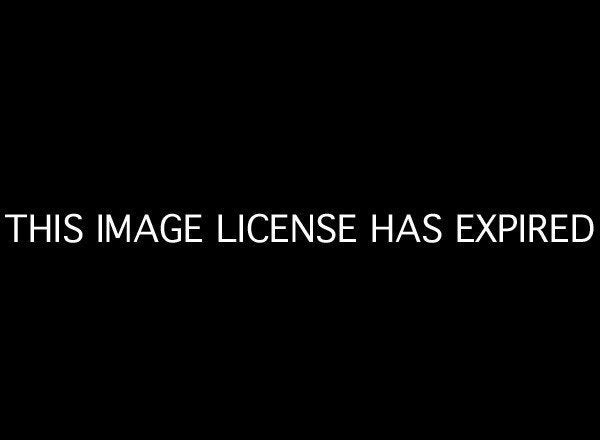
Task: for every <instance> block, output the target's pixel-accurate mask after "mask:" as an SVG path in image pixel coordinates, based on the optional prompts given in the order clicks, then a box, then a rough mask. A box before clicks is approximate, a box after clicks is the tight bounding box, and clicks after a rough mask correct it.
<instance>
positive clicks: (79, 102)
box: [1, 9, 598, 432]
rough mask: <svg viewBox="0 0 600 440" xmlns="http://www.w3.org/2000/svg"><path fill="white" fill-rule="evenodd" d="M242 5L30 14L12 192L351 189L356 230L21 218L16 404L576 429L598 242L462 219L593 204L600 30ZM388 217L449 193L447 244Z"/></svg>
mask: <svg viewBox="0 0 600 440" xmlns="http://www.w3.org/2000/svg"><path fill="white" fill-rule="evenodd" d="M52 12H57V11H52ZM153 12H157V11H153ZM163 12H164V11H163ZM247 12H248V14H247V13H246V12H240V11H239V10H237V9H236V11H233V10H232V11H228V12H227V13H225V14H224V15H223V14H221V15H216V14H215V13H214V12H212V11H211V12H207V11H204V12H195V13H193V14H190V15H188V14H186V13H184V12H183V11H180V12H177V13H175V15H173V16H171V15H170V14H169V15H167V14H166V13H165V15H164V16H163V14H162V12H161V14H159V15H160V18H156V16H155V15H152V17H150V16H147V15H146V13H145V12H144V13H141V12H140V11H137V12H136V13H133V14H127V15H126V14H125V13H124V12H122V13H119V14H114V16H112V15H111V16H110V17H107V18H102V19H100V18H99V17H100V15H97V14H100V12H97V13H96V12H95V13H94V14H92V15H85V19H83V18H82V16H78V18H77V19H75V18H74V19H66V22H65V23H63V22H62V21H57V20H50V19H48V16H46V17H45V16H44V14H43V13H41V14H40V16H36V17H35V19H34V18H33V15H36V14H34V13H33V12H32V11H30V12H28V14H26V15H25V16H23V17H24V19H25V20H24V21H19V23H18V24H16V25H15V26H14V29H10V30H8V31H7V39H6V44H5V52H4V55H3V66H4V67H3V70H4V72H3V73H4V74H5V79H4V80H3V85H4V87H3V96H4V99H3V110H4V111H3V124H2V125H3V133H4V136H3V137H4V142H3V156H4V158H3V160H2V173H1V176H2V177H1V179H2V201H1V202H2V205H1V206H2V213H3V214H4V213H5V212H31V213H42V212H43V213H67V212H79V213H83V214H86V215H87V216H89V215H92V214H94V213H96V212H105V211H107V210H110V211H113V212H124V211H131V212H151V213H153V214H155V215H158V214H160V213H163V212H169V211H175V212H179V213H186V212H190V213H202V214H204V215H205V216H206V217H208V218H210V217H211V216H214V215H215V214H216V213H217V212H222V211H229V212H237V211H239V210H243V211H246V212H252V211H256V212H288V213H292V212H294V213H319V212H325V211H328V212H334V213H335V212H356V213H359V215H361V243H360V244H359V245H348V246H342V245H338V246H331V247H326V248H323V247H321V248H317V247H291V246H285V245H283V246H275V245H273V246H268V247H262V248H252V247H244V248H234V249H232V248H227V249H225V248H218V247H216V246H214V245H210V244H207V245H206V246H199V247H175V248H164V247H158V248H154V247H152V246H138V247H129V248H128V247H126V246H124V247H117V248H115V247H111V248H102V247H98V246H95V245H94V244H93V243H88V244H83V245H81V246H76V247H63V246H54V247H53V246H39V247H35V248H31V247H27V246H23V247H20V246H10V245H9V243H8V242H7V240H4V242H3V245H2V254H3V257H5V258H3V263H2V264H3V270H2V273H3V278H4V282H3V284H4V285H5V286H6V287H5V288H3V289H2V291H3V295H2V301H3V303H4V304H3V307H2V311H3V314H4V315H5V319H3V324H4V327H5V331H4V338H3V339H4V341H5V347H6V348H5V355H6V356H5V358H6V362H5V365H7V366H8V367H9V370H10V373H9V374H8V375H7V376H6V382H7V384H8V385H9V386H10V388H11V389H13V388H14V389H15V393H14V394H11V396H14V397H11V404H10V408H11V412H12V413H13V414H15V415H20V416H23V414H31V410H32V409H34V408H35V409H38V410H40V411H39V412H40V413H41V414H45V415H46V417H47V418H45V419H44V420H47V421H46V422H44V423H49V424H52V425H57V426H63V423H67V424H71V423H73V420H74V419H77V420H78V421H83V422H88V423H86V425H87V426H88V427H89V426H99V427H107V426H109V425H112V422H113V421H123V420H128V421H131V420H133V421H134V425H136V426H138V427H148V426H150V427H152V428H153V429H158V426H157V425H160V426H163V427H165V428H166V429H167V430H168V431H171V430H174V429H176V428H180V427H181V426H183V425H184V424H183V422H184V421H191V422H192V423H193V424H201V426H198V427H200V428H202V427H203V426H204V425H203V423H205V420H207V419H208V420H210V421H212V422H213V423H214V422H216V423H217V424H218V425H219V426H221V427H222V429H225V430H230V429H239V428H242V429H251V428H255V427H256V428H261V429H266V428H269V429H273V428H274V427H275V426H276V425H278V424H279V423H281V422H283V423H282V424H283V426H284V427H285V428H286V429H287V430H286V431H282V432H288V431H290V430H291V431H295V430H298V429H306V430H308V432H314V431H313V430H312V429H313V428H312V427H313V426H315V422H317V423H318V422H323V421H328V422H330V423H329V426H330V428H329V429H331V430H332V431H331V432H337V430H340V429H344V428H350V429H357V430H358V429H359V428H363V429H365V430H366V431H365V432H372V431H373V430H375V429H383V428H384V427H386V426H387V425H388V424H389V423H391V424H392V426H395V427H396V428H399V427H400V428H401V427H403V426H407V427H408V425H404V424H403V423H405V422H401V421H402V420H407V419H408V420H410V421H412V422H413V423H416V424H418V425H420V426H421V427H422V428H423V429H426V430H431V429H440V428H441V429H455V428H460V429H465V428H467V427H469V428H471V429H473V428H474V427H475V425H477V424H478V423H481V422H483V425H484V426H485V427H486V428H487V429H488V430H490V429H491V430H497V429H507V430H509V432H512V431H510V430H511V429H512V428H511V427H512V426H514V423H515V422H522V421H525V420H528V421H532V420H533V421H534V423H532V424H531V426H532V428H533V429H540V427H548V426H551V427H553V428H556V429H557V428H558V426H557V425H559V424H560V425H561V426H563V427H566V428H568V429H573V424H572V423H573V419H572V418H571V416H572V415H573V414H576V415H577V417H578V418H579V420H580V421H581V420H583V419H584V418H585V417H586V414H588V411H589V409H586V408H587V405H586V403H585V402H586V396H589V395H590V394H591V393H592V390H593V389H595V388H594V385H593V381H592V375H591V372H592V371H593V369H594V366H595V365H596V364H595V363H594V362H592V359H593V356H592V355H593V348H594V347H593V341H594V339H595V338H596V336H597V327H598V326H597V322H596V320H595V314H596V310H597V304H596V301H595V299H594V297H593V295H594V293H595V290H597V289H596V287H595V284H594V283H593V281H595V279H594V269H595V266H596V262H597V253H596V247H597V238H595V239H594V242H593V243H590V244H587V245H560V244H559V245H552V246H544V245H541V246H522V245H521V246H518V245H515V244H508V245H506V246H486V245H482V246H460V245H458V244H456V243H455V242H454V241H455V240H454V238H455V236H454V225H453V218H454V216H455V215H456V214H457V213H460V212H477V213H487V214H490V213H512V214H518V213H530V212H531V213H545V214H549V213H585V214H588V215H592V216H593V217H594V218H595V220H596V221H597V212H598V211H597V208H596V207H595V205H596V203H595V200H596V199H595V195H594V193H593V188H594V187H595V186H596V184H595V180H596V179H595V178H594V177H595V174H594V161H593V159H592V154H593V152H592V147H593V146H594V145H596V144H597V135H596V133H595V130H594V128H595V121H596V118H597V108H596V107H595V102H596V101H597V85H596V84H595V82H594V81H593V78H595V77H597V69H596V68H595V66H594V65H593V54H594V52H593V49H594V47H593V46H592V44H591V43H592V40H591V39H589V38H590V36H589V35H588V33H591V32H592V29H591V28H589V27H588V26H587V25H586V24H585V23H584V22H583V21H582V19H581V18H580V17H575V18H569V17H567V16H566V15H565V16H563V17H561V19H560V20H559V21H556V19H553V20H550V19H549V18H543V17H542V16H541V15H540V14H539V13H536V14H532V15H527V17H526V18H524V17H525V13H524V11H521V13H520V14H516V15H514V16H513V15H510V14H509V16H506V15H504V14H500V11H496V12H494V13H487V12H483V11H481V13H480V15H477V13H476V12H475V11H469V14H466V11H445V12H441V11H427V12H425V13H420V14H416V13H414V12H412V11H404V12H397V11H395V12H393V13H392V12H385V11H380V12H376V13H374V14H371V13H369V14H367V13H366V11H353V12H354V14H351V15H347V14H346V13H344V14H338V13H332V14H328V15H327V17H326V18H325V14H324V11H321V13H319V14H308V16H307V15H306V14H303V13H301V11H295V12H293V13H284V12H283V11H281V12H280V13H276V12H275V11H272V10H270V11H269V13H268V14H267V13H266V12H265V11H262V12H261V11H255V10H253V11H247ZM305 12H306V11H305ZM338 12H339V11H338ZM446 12H448V13H449V12H453V13H454V15H446ZM538 12H539V11H538ZM69 13H70V14H73V13H74V12H73V11H70V12H69ZM250 13H253V14H251V15H249V14H250ZM75 14H76V13H75ZM278 14H280V15H278ZM470 14H474V15H470ZM184 16H185V18H184ZM69 17H70V15H69ZM102 17H104V15H102ZM257 17H259V18H260V19H259V18H257ZM517 17H518V18H517ZM63 18H65V16H64V15H63ZM375 212H376V213H380V214H387V213H395V214H405V213H413V214H423V213H428V212H438V213H440V214H441V215H443V217H444V219H445V220H446V221H447V225H448V227H447V228H445V229H444V233H445V238H444V241H443V243H441V244H440V245H438V246H420V247H417V246H413V245H411V244H410V243H407V244H406V245H401V246H394V247H377V248H376V247H374V246H371V245H369V244H368V238H369V234H368V229H367V228H366V225H368V223H364V221H365V220H368V218H369V215H370V214H371V213H375ZM363 229H366V232H365V231H363ZM3 233H5V231H3ZM4 237H6V235H4ZM54 411H56V412H58V413H61V414H63V416H62V417H54V416H52V414H53V412H54ZM36 413H38V412H36ZM40 417H41V416H40ZM173 417H174V418H173ZM40 420H41V419H40ZM92 423H93V424H92ZM578 425H579V423H578ZM48 426H50V425H48ZM133 429H139V428H135V427H134V428H133Z"/></svg>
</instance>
